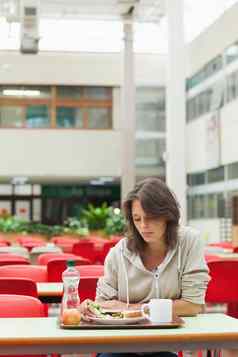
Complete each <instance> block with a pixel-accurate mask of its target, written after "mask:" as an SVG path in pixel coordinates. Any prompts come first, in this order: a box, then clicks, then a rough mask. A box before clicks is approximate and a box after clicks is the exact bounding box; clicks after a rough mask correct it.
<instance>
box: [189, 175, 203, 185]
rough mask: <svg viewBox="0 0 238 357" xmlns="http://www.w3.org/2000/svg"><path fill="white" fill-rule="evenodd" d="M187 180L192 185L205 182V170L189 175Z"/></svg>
mask: <svg viewBox="0 0 238 357" xmlns="http://www.w3.org/2000/svg"><path fill="white" fill-rule="evenodd" d="M187 182H188V185H190V186H198V185H203V184H205V172H201V173H197V174H189V175H187Z"/></svg>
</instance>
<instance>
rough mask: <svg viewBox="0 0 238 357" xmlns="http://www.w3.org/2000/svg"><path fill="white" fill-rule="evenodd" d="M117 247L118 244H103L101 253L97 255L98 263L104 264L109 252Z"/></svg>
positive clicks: (109, 242) (111, 242)
mask: <svg viewBox="0 0 238 357" xmlns="http://www.w3.org/2000/svg"><path fill="white" fill-rule="evenodd" d="M115 245H116V242H113V241H108V242H105V243H104V244H103V246H102V247H101V249H100V251H99V252H98V253H97V261H98V262H99V263H100V264H104V261H105V258H106V256H107V255H108V253H109V250H110V249H111V248H112V247H114V246H115Z"/></svg>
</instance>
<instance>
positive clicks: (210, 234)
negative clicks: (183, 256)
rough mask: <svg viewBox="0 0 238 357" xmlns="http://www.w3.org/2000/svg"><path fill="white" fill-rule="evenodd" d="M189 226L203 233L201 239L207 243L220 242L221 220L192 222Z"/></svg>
mask: <svg viewBox="0 0 238 357" xmlns="http://www.w3.org/2000/svg"><path fill="white" fill-rule="evenodd" d="M189 225H190V226H191V227H194V228H196V229H197V230H198V231H199V232H200V233H201V237H202V239H204V241H205V242H206V243H216V242H219V241H220V220H219V219H218V218H214V219H196V220H190V221H189Z"/></svg>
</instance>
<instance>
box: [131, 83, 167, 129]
mask: <svg viewBox="0 0 238 357" xmlns="http://www.w3.org/2000/svg"><path fill="white" fill-rule="evenodd" d="M136 126H137V130H139V131H163V132H164V131H165V89H164V88H149V87H148V88H142V87H141V88H137V91H136Z"/></svg>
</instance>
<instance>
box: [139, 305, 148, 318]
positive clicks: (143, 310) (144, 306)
mask: <svg viewBox="0 0 238 357" xmlns="http://www.w3.org/2000/svg"><path fill="white" fill-rule="evenodd" d="M148 308H149V304H143V305H142V306H141V313H142V316H143V317H145V318H147V319H149V318H150V315H149V314H147V313H146V312H145V309H147V310H148Z"/></svg>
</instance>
